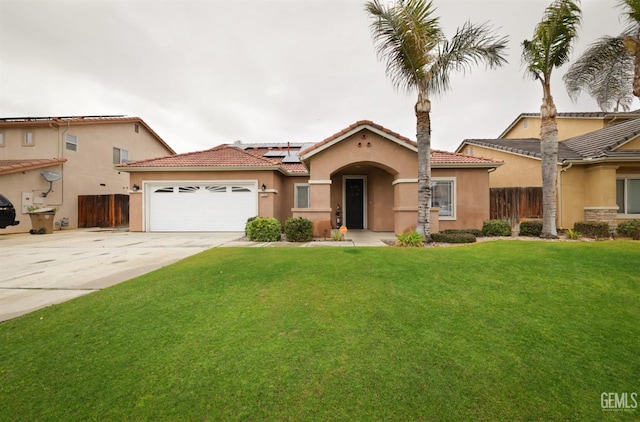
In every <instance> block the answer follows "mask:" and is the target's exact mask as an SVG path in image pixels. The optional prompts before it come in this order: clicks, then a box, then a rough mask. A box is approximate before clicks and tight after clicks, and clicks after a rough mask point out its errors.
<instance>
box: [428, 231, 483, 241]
mask: <svg viewBox="0 0 640 422" xmlns="http://www.w3.org/2000/svg"><path fill="white" fill-rule="evenodd" d="M431 239H432V240H433V241H434V242H438V243H473V242H475V241H476V237H475V236H474V235H473V234H472V233H464V232H459V233H446V232H442V233H433V234H432V235H431Z"/></svg>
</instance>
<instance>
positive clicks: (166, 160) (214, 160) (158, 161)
mask: <svg viewBox="0 0 640 422" xmlns="http://www.w3.org/2000/svg"><path fill="white" fill-rule="evenodd" d="M277 166H279V163H278V162H277V161H275V160H271V159H269V158H264V157H261V156H259V155H257V154H254V153H251V152H249V151H245V150H243V149H241V148H237V147H235V146H233V145H219V146H217V147H215V148H211V149H208V150H205V151H196V152H188V153H185V154H178V155H170V156H167V157H160V158H151V159H147V160H140V161H132V162H130V163H126V164H120V165H118V166H116V167H118V168H123V169H128V168H136V167H138V168H149V167H158V168H171V167H175V168H186V167H196V168H197V167H240V168H243V167H277Z"/></svg>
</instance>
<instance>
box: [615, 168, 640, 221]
mask: <svg viewBox="0 0 640 422" xmlns="http://www.w3.org/2000/svg"><path fill="white" fill-rule="evenodd" d="M616 203H617V204H618V213H619V214H640V176H630V177H624V178H619V179H617V180H616Z"/></svg>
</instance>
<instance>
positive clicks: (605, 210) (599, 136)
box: [457, 113, 640, 228]
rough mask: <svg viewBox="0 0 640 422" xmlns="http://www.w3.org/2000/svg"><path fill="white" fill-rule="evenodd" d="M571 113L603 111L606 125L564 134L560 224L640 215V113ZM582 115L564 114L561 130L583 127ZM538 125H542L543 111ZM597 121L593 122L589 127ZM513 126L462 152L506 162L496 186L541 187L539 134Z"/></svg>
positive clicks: (471, 142)
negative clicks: (525, 134) (518, 132)
mask: <svg viewBox="0 0 640 422" xmlns="http://www.w3.org/2000/svg"><path fill="white" fill-rule="evenodd" d="M566 114H571V115H577V116H584V115H587V114H588V115H600V120H598V124H597V125H601V126H602V128H600V129H595V130H593V131H590V132H587V133H582V134H579V135H577V136H573V137H570V138H568V139H564V140H562V141H561V142H560V143H559V145H558V182H557V186H558V202H557V224H558V227H559V228H573V225H574V223H575V222H578V221H607V222H608V223H609V224H610V225H611V226H612V227H613V226H615V225H617V224H618V223H619V222H620V221H623V220H628V219H631V218H640V118H637V117H638V116H639V115H638V114H637V113H616V114H605V113H566ZM522 116H525V115H521V117H522ZM611 116H617V118H616V117H611ZM591 119H592V120H594V119H595V118H591ZM579 120H580V117H578V118H573V119H568V120H561V119H559V121H558V126H559V129H560V128H561V127H562V125H563V124H565V125H566V124H567V123H571V124H570V125H569V126H571V131H572V132H579V130H578V127H579V125H576V121H579ZM596 120H597V119H596ZM537 124H538V130H539V116H538V122H537ZM592 125H594V122H589V123H585V125H584V126H585V127H592ZM597 125H596V126H597ZM514 127H515V126H514V125H512V126H511V127H510V129H509V130H507V131H506V132H505V133H506V136H509V137H510V139H467V140H465V141H464V142H462V144H461V145H460V146H459V147H458V149H457V151H458V152H460V153H465V154H470V155H474V156H479V157H491V158H493V159H499V160H502V161H504V162H505V165H504V166H502V167H501V168H499V169H497V170H496V171H495V172H494V173H492V174H491V176H490V178H491V187H492V188H513V187H540V186H542V176H541V169H540V165H541V154H540V139H538V138H511V136H514ZM565 133H567V131H565ZM503 135H504V134H503Z"/></svg>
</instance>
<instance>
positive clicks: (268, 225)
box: [245, 217, 281, 242]
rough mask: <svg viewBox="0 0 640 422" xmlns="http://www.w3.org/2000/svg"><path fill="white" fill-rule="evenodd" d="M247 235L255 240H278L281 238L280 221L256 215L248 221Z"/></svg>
mask: <svg viewBox="0 0 640 422" xmlns="http://www.w3.org/2000/svg"><path fill="white" fill-rule="evenodd" d="M245 232H246V233H247V237H248V238H249V240H252V241H254V242H277V241H279V240H280V234H281V226H280V221H278V219H276V218H271V217H255V218H252V219H250V220H249V221H248V222H247V227H246V228H245Z"/></svg>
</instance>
